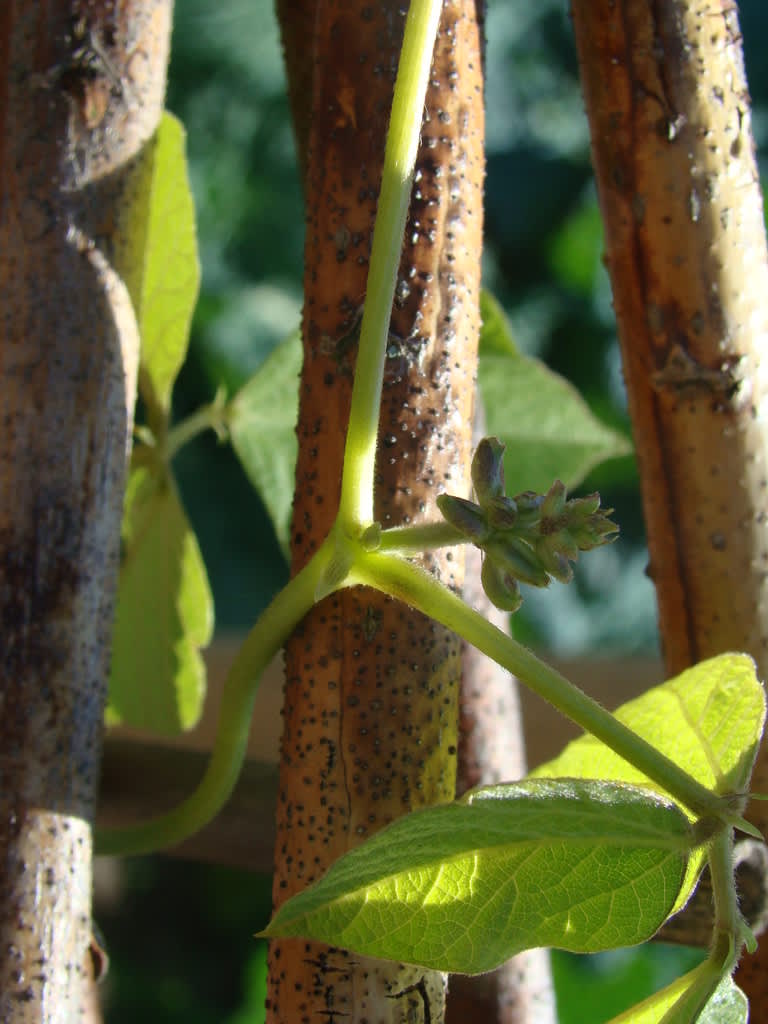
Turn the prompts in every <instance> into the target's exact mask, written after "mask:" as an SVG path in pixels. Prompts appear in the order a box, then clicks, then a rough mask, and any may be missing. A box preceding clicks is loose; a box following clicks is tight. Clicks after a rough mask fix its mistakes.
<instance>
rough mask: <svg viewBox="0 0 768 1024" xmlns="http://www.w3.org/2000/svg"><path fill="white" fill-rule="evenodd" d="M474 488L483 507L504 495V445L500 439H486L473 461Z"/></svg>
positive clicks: (479, 446)
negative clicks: (490, 500) (489, 501)
mask: <svg viewBox="0 0 768 1024" xmlns="http://www.w3.org/2000/svg"><path fill="white" fill-rule="evenodd" d="M472 486H473V487H474V489H475V494H476V495H477V500H478V501H479V502H480V504H481V505H485V503H486V502H487V501H488V500H489V499H491V498H500V497H503V495H504V445H503V444H502V442H501V441H500V440H499V439H498V437H484V438H483V439H482V441H481V442H480V444H479V445H478V446H477V451H476V452H475V455H474V458H473V459H472Z"/></svg>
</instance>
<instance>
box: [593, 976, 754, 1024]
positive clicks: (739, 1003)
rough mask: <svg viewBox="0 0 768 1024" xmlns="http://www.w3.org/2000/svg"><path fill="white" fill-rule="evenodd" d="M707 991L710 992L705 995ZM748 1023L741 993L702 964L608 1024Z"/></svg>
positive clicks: (725, 979) (746, 1005)
mask: <svg viewBox="0 0 768 1024" xmlns="http://www.w3.org/2000/svg"><path fill="white" fill-rule="evenodd" d="M713 970H714V972H715V975H714V977H712V974H713ZM709 989H714V991H712V992H711V994H709V995H708V990H709ZM702 1002H703V1003H704V1005H702ZM697 1014H698V1016H697ZM748 1019H749V1007H748V1004H747V998H746V996H745V995H744V993H743V992H742V991H741V989H740V988H738V987H737V986H736V985H735V984H734V983H733V980H732V979H731V977H730V975H728V974H726V976H725V977H724V978H722V979H721V980H720V981H719V982H718V980H717V972H716V969H714V968H713V965H712V964H711V963H708V962H707V961H704V963H702V964H700V965H699V966H698V967H695V968H694V969H693V970H692V971H689V972H688V973H687V974H684V975H683V976H682V977H681V978H677V979H676V980H675V981H673V982H672V984H671V985H667V986H666V988H663V989H661V990H660V991H659V992H655V993H654V994H653V995H652V996H649V998H648V999H644V1000H643V1001H642V1002H641V1003H638V1004H637V1005H636V1006H633V1007H631V1008H630V1009H629V1010H626V1011H625V1012H624V1013H622V1014H619V1016H618V1017H614V1018H612V1019H611V1021H610V1022H609V1024H692V1022H693V1021H696V1024H747V1021H748Z"/></svg>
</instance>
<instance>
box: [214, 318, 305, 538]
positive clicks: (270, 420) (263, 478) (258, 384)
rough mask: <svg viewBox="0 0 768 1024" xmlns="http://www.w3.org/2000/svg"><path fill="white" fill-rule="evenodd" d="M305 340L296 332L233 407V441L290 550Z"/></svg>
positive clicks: (265, 364) (277, 350)
mask: <svg viewBox="0 0 768 1024" xmlns="http://www.w3.org/2000/svg"><path fill="white" fill-rule="evenodd" d="M301 358H302V354H301V340H300V338H299V335H298V333H294V334H292V335H290V337H288V338H286V340H285V341H283V342H282V343H281V344H280V345H278V346H277V348H276V349H275V350H274V351H273V352H272V353H271V354H270V355H269V356H268V357H267V359H266V360H265V361H264V363H263V365H262V366H261V367H260V368H259V370H258V371H257V372H256V373H255V374H254V375H253V377H251V379H250V380H249V381H248V383H247V384H245V385H244V386H243V387H242V388H241V390H240V391H239V392H238V393H237V395H235V397H234V398H233V399H232V402H231V403H230V406H229V410H228V414H227V415H228V423H229V431H230V437H231V438H232V445H233V447H234V449H235V451H236V452H237V455H238V458H239V459H240V462H241V463H242V465H243V468H244V469H245V472H246V473H247V474H248V478H249V479H250V481H251V483H252V484H253V486H254V487H255V488H256V490H257V491H258V492H259V495H260V496H261V499H262V501H263V502H264V505H265V506H266V509H267V511H268V512H269V516H270V518H271V520H272V523H273V525H274V527H275V533H276V534H277V539H278V540H279V541H280V544H281V545H282V547H283V550H284V551H285V552H286V554H287V553H288V540H289V537H288V532H289V529H290V523H291V507H292V504H293V487H294V470H295V466H296V453H297V444H296V414H297V409H298V400H299V373H300V371H301Z"/></svg>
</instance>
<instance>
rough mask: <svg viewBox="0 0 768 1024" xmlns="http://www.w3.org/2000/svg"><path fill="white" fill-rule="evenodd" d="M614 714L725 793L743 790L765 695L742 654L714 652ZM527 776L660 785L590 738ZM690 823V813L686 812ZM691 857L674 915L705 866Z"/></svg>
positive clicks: (576, 742) (698, 856)
mask: <svg viewBox="0 0 768 1024" xmlns="http://www.w3.org/2000/svg"><path fill="white" fill-rule="evenodd" d="M616 717H617V718H618V719H619V720H620V721H622V722H623V723H624V724H625V725H628V726H629V727H630V728H631V729H633V730H634V731H635V732H636V733H638V734H639V735H640V736H642V737H643V738H644V739H646V740H648V742H649V743H652V744H653V745H654V746H655V747H656V748H657V749H658V750H660V751H661V752H662V753H663V754H665V755H666V756H667V757H668V758H669V759H670V760H672V761H674V762H675V763H676V764H679V765H680V766H681V767H682V768H685V770H686V771H687V772H688V773H689V774H690V775H692V776H693V777H694V778H695V779H697V780H698V781H699V782H701V783H702V784H703V785H705V786H708V787H710V788H711V789H713V790H715V792H718V793H722V794H726V793H732V792H740V791H742V790H746V789H747V788H748V783H749V778H750V775H751V773H752V765H753V764H754V760H755V756H756V754H757V748H758V745H759V742H760V737H761V736H762V732H763V724H764V721H765V694H764V692H763V687H762V685H761V683H760V681H759V680H758V679H757V676H756V675H755V665H754V662H753V661H752V659H751V658H750V657H749V656H748V655H746V654H721V655H719V656H718V657H716V658H711V659H709V660H708V661H703V662H700V663H699V664H698V665H696V666H694V667H693V668H690V669H687V670H686V671H685V672H682V673H681V674H680V675H679V676H676V677H675V678H674V679H670V680H668V681H667V682H665V683H662V684H661V685H660V686H656V687H653V688H652V689H650V690H648V691H647V692H646V693H644V694H643V695H642V696H641V697H638V698H636V699H635V700H632V701H628V702H627V703H626V704H623V705H622V706H621V707H620V708H618V709H617V711H616ZM530 776H531V778H561V777H567V778H582V779H584V778H601V779H613V780H614V781H616V782H621V781H623V782H631V783H635V784H636V785H647V786H651V788H655V789H658V788H659V787H657V786H655V785H654V784H652V783H651V782H650V781H649V780H648V779H647V778H646V777H645V776H644V775H643V774H642V773H641V772H639V771H638V770H637V769H636V768H633V767H632V766H631V765H630V764H628V762H626V761H625V760H624V759H623V758H621V757H619V755H618V754H616V753H614V751H612V750H611V749H610V748H609V747H606V746H605V745H604V744H603V743H601V742H600V740H598V739H596V738H595V737H594V736H590V735H584V736H581V737H579V739H577V740H574V741H573V742H572V743H569V744H568V746H567V747H566V748H565V749H564V750H563V752H562V753H561V754H560V755H559V756H558V757H556V758H554V759H553V760H551V761H547V762H546V763H545V764H542V765H539V767H538V768H536V769H535V770H534V771H532V772H531V773H530ZM690 816H691V818H692V817H693V815H690ZM705 854H706V851H705V850H701V851H699V852H698V853H697V854H695V855H694V856H692V857H691V861H690V864H689V867H688V872H687V876H686V882H685V885H684V886H683V888H682V891H681V893H680V898H679V900H678V902H677V904H676V905H675V908H674V909H675V912H677V911H678V910H680V909H681V907H682V906H684V905H685V903H686V901H687V900H688V898H689V896H690V894H691V892H693V889H694V887H695V885H696V881H697V880H698V877H699V874H700V872H701V869H702V868H703V866H704V861H705Z"/></svg>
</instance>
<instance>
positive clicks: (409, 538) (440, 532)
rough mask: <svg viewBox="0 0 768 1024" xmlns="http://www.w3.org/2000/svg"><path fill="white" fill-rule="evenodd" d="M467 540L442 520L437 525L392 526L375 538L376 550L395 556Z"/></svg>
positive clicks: (450, 545)
mask: <svg viewBox="0 0 768 1024" xmlns="http://www.w3.org/2000/svg"><path fill="white" fill-rule="evenodd" d="M468 543H469V539H468V538H467V537H466V536H465V535H464V534H463V533H461V532H460V531H459V530H457V529H456V527H455V526H451V524H450V523H448V522H446V521H445V520H443V521H442V522H439V523H418V524H416V525H415V526H394V527H392V528H391V529H389V530H382V531H381V533H380V534H379V535H378V537H377V545H376V550H377V551H381V552H385V551H388V552H390V553H391V554H397V555H415V554H419V555H420V554H423V553H424V552H425V551H434V549H435V548H447V547H452V546H453V545H455V544H468Z"/></svg>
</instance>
